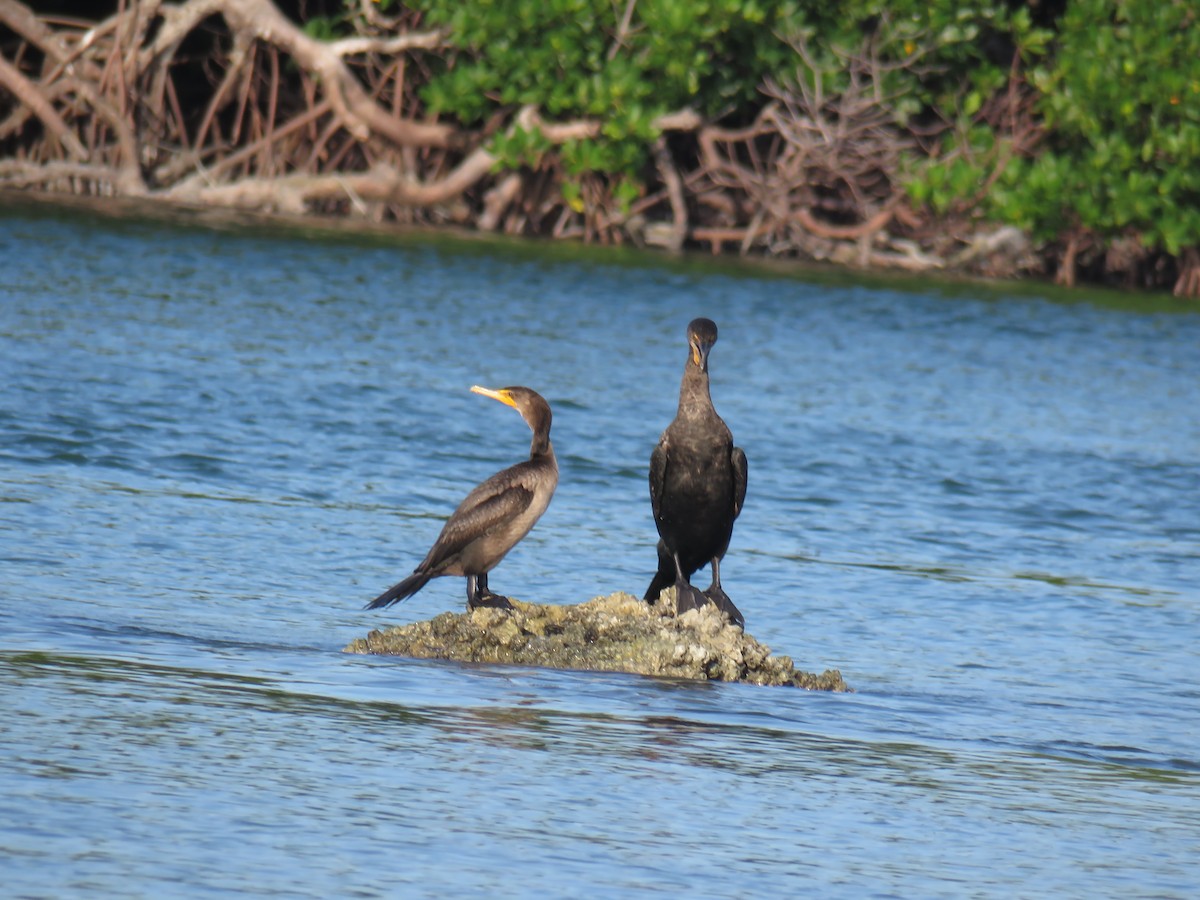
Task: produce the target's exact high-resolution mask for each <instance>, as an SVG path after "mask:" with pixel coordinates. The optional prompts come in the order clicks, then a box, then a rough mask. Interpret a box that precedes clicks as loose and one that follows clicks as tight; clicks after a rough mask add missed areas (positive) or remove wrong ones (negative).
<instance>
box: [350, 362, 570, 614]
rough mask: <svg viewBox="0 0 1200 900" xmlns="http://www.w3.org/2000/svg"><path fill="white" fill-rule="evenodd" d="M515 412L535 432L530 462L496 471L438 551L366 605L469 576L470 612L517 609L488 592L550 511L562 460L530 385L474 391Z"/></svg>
mask: <svg viewBox="0 0 1200 900" xmlns="http://www.w3.org/2000/svg"><path fill="white" fill-rule="evenodd" d="M471 390H472V392H474V393H476V394H483V395H484V396H485V397H491V398H492V399H494V400H499V401H500V402H501V403H505V404H507V405H508V406H511V407H513V408H514V409H516V411H517V412H519V413H520V414H521V418H523V419H524V420H525V424H527V425H528V426H529V427H530V429H531V430H532V431H533V441H532V442H531V443H530V445H529V459H527V460H525V461H524V462H519V463H517V464H516V465H515V466H510V467H509V468H507V469H505V470H504V471H502V472H497V473H496V474H495V475H493V476H492V477H491V478H489V479H488V480H487V481H485V482H483V484H481V485H479V487H477V488H475V490H473V491H471V493H469V494H467V496H466V498H465V499H464V500H463V502H462V503H460V504H459V505H458V509H456V510H455V511H454V514H453V515H452V516H450V518H449V519H448V520H447V522H446V524H445V526H444V527H443V528H442V533H441V534H439V535H438V539H437V540H436V541H434V543H433V547H432V548H431V549H430V551H429V553H428V554H427V555H426V556H425V559H424V560H422V561H421V564H420V565H419V566H417V567H416V568H415V569H413V573H412V574H411V575H409V576H408V577H407V578H405V579H404V580H403V581H401V582H400V583H399V584H398V585H396V586H395V587H393V588H391V589H390V590H387V591H384V592H383V593H382V594H380V595H379V596H378V597H376V598H375V599H374V600H372V601H371V602H370V603H368V604H367V607H366V608H367V609H378V608H380V607H383V606H391V605H392V604H393V603H399V602H400V601H401V600H405V599H407V598H409V597H411V596H412V595H413V594H415V593H416V592H417V591H419V590H420V589H421V588H423V587H424V586H425V584H426V583H427V582H428V581H429V580H430V579H431V578H437V577H438V576H440V575H465V576H467V608H468V609H476V608H478V607H481V606H492V607H497V608H499V609H512V604H511V603H509V602H508V598H507V597H502V596H500V595H499V594H494V593H492V591H491V590H490V589H489V588H488V582H487V579H488V572H490V571H491V570H492V569H494V568H495V567H496V564H497V563H499V562H500V560H502V559H504V555H505V554H506V553H508V551H509V550H511V549H512V548H513V547H515V546H516V545H517V543H518V542H519V541H520V540H521V538H523V537H525V535H527V534H528V533H529V529H531V528H532V527H533V524H534V523H535V522H536V521H537V520H538V519H539V518H540V517H541V515H542V513H544V512H545V511H546V507H547V506H549V505H550V498H551V497H552V496H553V494H554V488H555V487H556V486H557V485H558V461H557V460H556V459H555V458H554V448H553V447H552V446H551V445H550V419H551V414H550V404H548V403H547V402H546V401H545V400H544V399H543V398H542V396H541V395H540V394H538V393H537V392H536V391H532V390H530V389H529V388H527V387H506V388H501V389H500V390H498V391H494V390H490V389H488V388H482V387H479V386H478V385H476V386H475V387H472V388H471Z"/></svg>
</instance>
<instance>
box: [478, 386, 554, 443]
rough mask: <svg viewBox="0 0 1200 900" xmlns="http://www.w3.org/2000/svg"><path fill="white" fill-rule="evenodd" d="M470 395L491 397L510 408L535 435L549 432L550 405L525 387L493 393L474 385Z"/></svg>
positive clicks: (536, 393)
mask: <svg viewBox="0 0 1200 900" xmlns="http://www.w3.org/2000/svg"><path fill="white" fill-rule="evenodd" d="M471 393H473V394H483V396H485V397H491V398H492V399H493V400H499V401H500V402H501V403H503V404H505V405H506V406H511V407H512V408H513V409H515V410H516V411H517V412H519V413H520V414H521V418H522V419H524V420H525V424H526V425H528V426H529V427H530V428H531V429H532V430H533V432H534V433H535V434H536V433H537V432H538V431H542V430H545V431H547V432H549V431H550V419H551V414H550V404H549V403H547V402H546V401H545V399H544V398H543V397H542V395H541V394H539V393H538V392H537V391H534V390H530V389H529V388H527V387H506V388H500V389H499V390H498V391H494V390H492V389H491V388H485V387H480V386H479V385H475V386H474V387H472V388H471Z"/></svg>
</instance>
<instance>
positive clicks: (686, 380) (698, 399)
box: [679, 358, 712, 416]
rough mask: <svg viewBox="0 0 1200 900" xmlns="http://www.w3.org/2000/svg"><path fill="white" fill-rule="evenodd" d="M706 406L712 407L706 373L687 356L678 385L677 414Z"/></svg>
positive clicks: (692, 412)
mask: <svg viewBox="0 0 1200 900" xmlns="http://www.w3.org/2000/svg"><path fill="white" fill-rule="evenodd" d="M706 408H707V409H712V397H711V396H710V395H709V392H708V373H707V372H706V371H704V370H703V369H702V368H700V367H699V366H698V365H696V364H695V363H694V362H692V361H691V359H690V358H689V360H688V364H687V366H685V367H684V370H683V382H682V383H681V384H680V385H679V414H680V415H681V416H686V415H689V414H695V413H697V412H700V411H702V410H704V409H706Z"/></svg>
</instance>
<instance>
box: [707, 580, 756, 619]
mask: <svg viewBox="0 0 1200 900" xmlns="http://www.w3.org/2000/svg"><path fill="white" fill-rule="evenodd" d="M703 596H704V597H705V598H707V599H708V600H709V601H710V602H712V603H713V605H715V606H716V607H717V609H719V610H720V611H721V612H722V613H724V614H725V617H726V618H728V619H729V621H730V623H731V624H733V625H736V626H738V628H745V627H746V618H745V616H743V615H742V613H741V611H740V610H739V609H738V608H737V607H736V606H734V605H733V601H732V600H730V599H729V595H728V594H726V593H725V591H723V590H722V589H721V586H720V585H719V584H714V585H713V586H712V587H710V588H709V589H708V590H707V591H705V592H704V595H703Z"/></svg>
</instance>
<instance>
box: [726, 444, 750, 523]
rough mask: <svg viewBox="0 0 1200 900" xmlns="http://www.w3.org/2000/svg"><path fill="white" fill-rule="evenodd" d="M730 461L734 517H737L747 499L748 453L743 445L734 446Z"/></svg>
mask: <svg viewBox="0 0 1200 900" xmlns="http://www.w3.org/2000/svg"><path fill="white" fill-rule="evenodd" d="M729 461H730V462H732V463H733V517H734V518H735V519H736V518H737V517H738V516H739V515H741V512H742V503H743V502H745V500H746V454H745V453H743V452H742V448H741V447H734V448H733V452H732V453H730V454H729Z"/></svg>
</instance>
